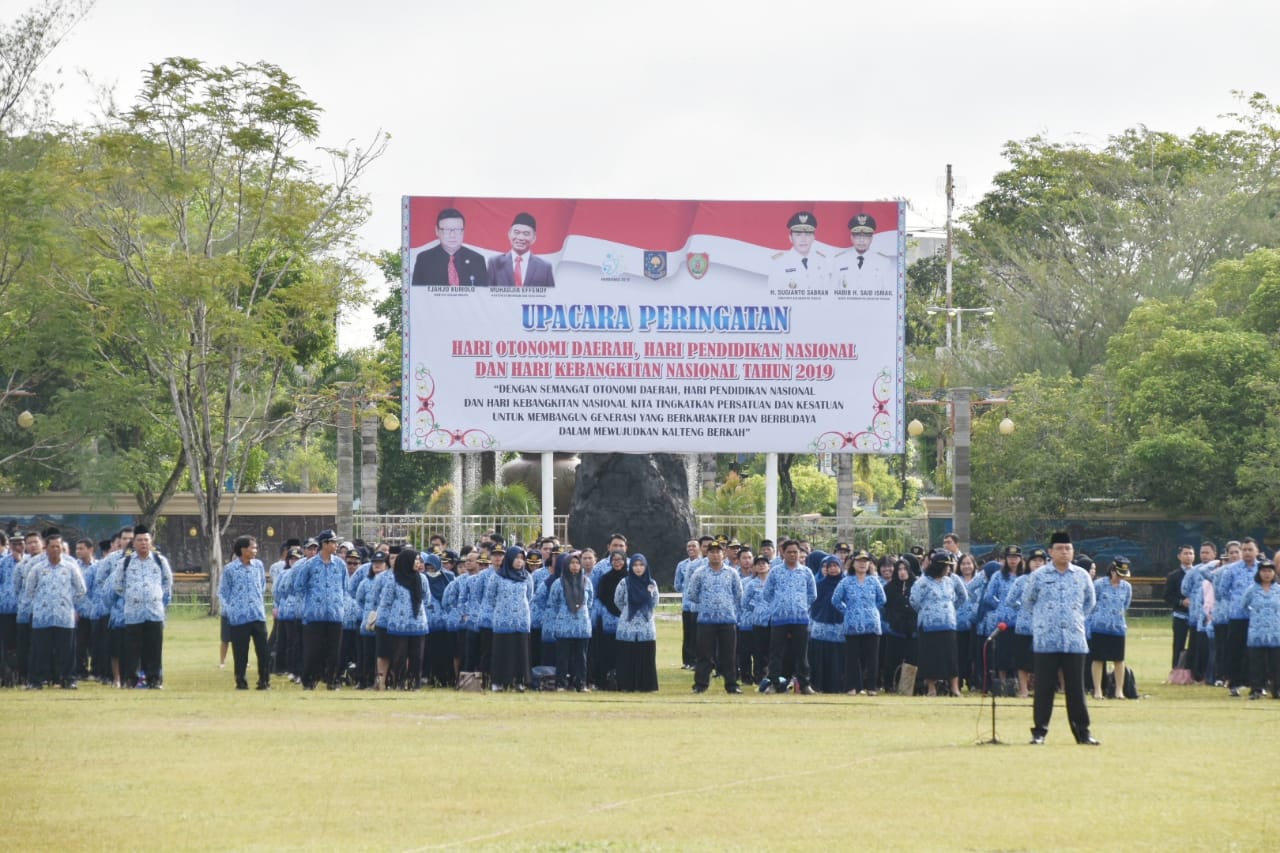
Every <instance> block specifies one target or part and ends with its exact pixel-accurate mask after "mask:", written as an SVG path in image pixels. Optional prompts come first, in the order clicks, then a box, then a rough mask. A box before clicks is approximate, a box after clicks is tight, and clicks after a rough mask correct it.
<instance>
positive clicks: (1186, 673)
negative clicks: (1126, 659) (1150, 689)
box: [1125, 649, 1195, 684]
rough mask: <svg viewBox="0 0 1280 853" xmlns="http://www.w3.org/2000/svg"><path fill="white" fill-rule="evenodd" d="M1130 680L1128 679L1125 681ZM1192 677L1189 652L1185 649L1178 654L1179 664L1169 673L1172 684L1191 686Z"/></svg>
mask: <svg viewBox="0 0 1280 853" xmlns="http://www.w3.org/2000/svg"><path fill="white" fill-rule="evenodd" d="M1128 680H1129V679H1128V678H1127V677H1126V678H1125V681H1128ZM1194 680H1195V679H1193V678H1192V677H1191V668H1190V667H1189V666H1187V650H1186V649H1183V650H1182V651H1180V652H1178V663H1177V665H1176V666H1175V667H1174V668H1173V669H1171V670H1170V671H1169V683H1170V684H1190V683H1192V682H1193V681H1194Z"/></svg>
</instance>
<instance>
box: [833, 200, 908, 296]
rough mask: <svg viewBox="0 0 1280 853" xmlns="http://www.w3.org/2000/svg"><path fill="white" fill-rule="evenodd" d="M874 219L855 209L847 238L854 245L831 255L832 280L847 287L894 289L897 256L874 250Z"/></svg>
mask: <svg viewBox="0 0 1280 853" xmlns="http://www.w3.org/2000/svg"><path fill="white" fill-rule="evenodd" d="M875 236H876V220H875V217H873V216H872V215H871V214H869V213H855V214H854V215H853V217H852V218H850V219H849V239H850V242H851V243H853V247H852V248H849V249H845V250H844V251H843V252H838V253H837V254H836V256H835V258H834V259H833V266H834V269H833V271H832V284H833V285H834V286H835V287H837V288H841V289H848V290H893V289H894V285H895V282H896V281H897V275H898V256H897V255H896V254H892V255H890V254H885V253H883V252H877V251H874V250H873V249H872V248H871V242H872V240H873V239H874V238H875Z"/></svg>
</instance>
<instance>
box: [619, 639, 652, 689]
mask: <svg viewBox="0 0 1280 853" xmlns="http://www.w3.org/2000/svg"><path fill="white" fill-rule="evenodd" d="M615 649H616V653H617V660H618V689H619V690H622V691H625V692H629V693H630V692H634V693H652V692H654V691H655V690H657V689H658V643H657V641H655V640H638V641H634V642H632V641H629V640H618V642H617V645H616V647H615Z"/></svg>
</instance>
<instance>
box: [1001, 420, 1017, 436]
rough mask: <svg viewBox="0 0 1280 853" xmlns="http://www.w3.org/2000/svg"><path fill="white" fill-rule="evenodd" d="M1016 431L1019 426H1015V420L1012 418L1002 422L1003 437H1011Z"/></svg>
mask: <svg viewBox="0 0 1280 853" xmlns="http://www.w3.org/2000/svg"><path fill="white" fill-rule="evenodd" d="M1015 429H1017V424H1015V423H1014V422H1013V419H1012V418H1005V419H1004V420H1002V421H1001V422H1000V434H1001V435H1009V434H1010V433H1012V432H1013V431H1014V430H1015Z"/></svg>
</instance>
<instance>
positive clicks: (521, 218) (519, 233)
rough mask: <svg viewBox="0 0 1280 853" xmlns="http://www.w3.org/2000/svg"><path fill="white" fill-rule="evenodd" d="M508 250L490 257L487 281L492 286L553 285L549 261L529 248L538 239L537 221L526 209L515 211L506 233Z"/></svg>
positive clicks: (553, 274) (554, 280)
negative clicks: (525, 211) (522, 211)
mask: <svg viewBox="0 0 1280 853" xmlns="http://www.w3.org/2000/svg"><path fill="white" fill-rule="evenodd" d="M507 236H508V238H509V239H510V240H511V251H509V252H506V253H504V254H501V255H494V256H493V257H492V258H490V259H489V282H490V284H492V285H493V286H494V287H555V286H556V277H555V273H553V272H552V270H551V264H549V263H548V262H547V261H544V260H543V259H542V258H537V257H534V255H533V252H531V251H529V249H531V248H532V247H533V244H534V241H535V240H537V239H538V223H537V222H535V221H534V218H533V217H532V216H530V215H529V214H527V213H517V214H516V218H515V219H514V220H512V222H511V231H510V232H508V234H507Z"/></svg>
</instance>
